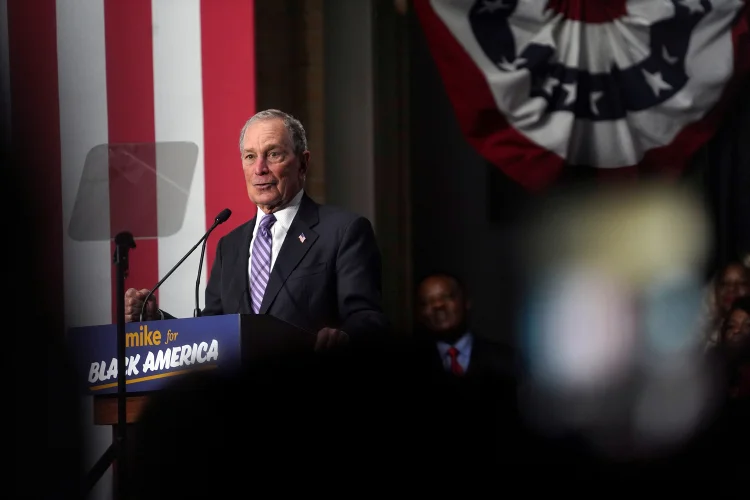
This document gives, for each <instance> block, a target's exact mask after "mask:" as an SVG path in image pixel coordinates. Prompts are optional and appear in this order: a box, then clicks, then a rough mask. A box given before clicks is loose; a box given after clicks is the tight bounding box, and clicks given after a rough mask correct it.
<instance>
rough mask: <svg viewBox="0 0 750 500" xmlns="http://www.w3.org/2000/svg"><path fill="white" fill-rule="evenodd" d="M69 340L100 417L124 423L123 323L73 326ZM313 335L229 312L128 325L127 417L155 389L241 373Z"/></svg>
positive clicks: (134, 415) (301, 347)
mask: <svg viewBox="0 0 750 500" xmlns="http://www.w3.org/2000/svg"><path fill="white" fill-rule="evenodd" d="M67 342H68V344H69V346H70V351H71V352H72V353H73V357H74V359H73V362H74V363H75V368H76V369H77V371H78V373H79V376H80V377H81V382H82V383H81V387H82V390H83V391H84V394H86V395H91V396H93V397H94V423H95V424H97V425H112V426H114V425H116V424H117V423H118V415H117V412H118V400H117V374H118V369H119V367H118V366H117V365H118V357H117V325H115V324H112V325H97V326H87V327H77V328H71V329H69V330H68V333H67ZM314 345H315V335H314V334H311V333H309V332H307V331H305V330H303V329H301V328H298V327H296V326H294V325H292V324H290V323H287V322H285V321H282V320H280V319H278V318H275V317H273V316H268V315H263V314H227V315H221V316H202V317H198V318H185V319H165V320H158V321H143V322H134V323H127V324H126V326H125V372H126V384H125V385H126V400H127V403H126V410H127V423H133V422H136V421H137V419H138V415H139V414H140V412H141V410H142V409H143V407H144V405H145V404H146V402H147V400H148V395H149V393H152V392H154V391H159V390H162V389H164V388H165V387H166V386H167V385H168V384H170V383H171V382H173V381H174V380H176V379H177V378H179V377H181V376H184V375H186V374H188V373H192V372H195V371H200V370H221V371H227V372H231V371H236V370H239V369H241V368H242V366H243V365H245V364H247V363H252V362H253V361H254V360H259V359H263V358H268V357H270V356H283V355H285V354H287V353H292V352H299V351H305V350H309V351H312V349H313V347H314Z"/></svg>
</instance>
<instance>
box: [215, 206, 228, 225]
mask: <svg viewBox="0 0 750 500" xmlns="http://www.w3.org/2000/svg"><path fill="white" fill-rule="evenodd" d="M230 215H232V211H231V210H229V209H228V208H225V209H224V210H222V211H221V212H219V215H217V216H216V219H215V221H216V223H217V224H222V223H224V222H226V221H227V219H228V218H229V216H230Z"/></svg>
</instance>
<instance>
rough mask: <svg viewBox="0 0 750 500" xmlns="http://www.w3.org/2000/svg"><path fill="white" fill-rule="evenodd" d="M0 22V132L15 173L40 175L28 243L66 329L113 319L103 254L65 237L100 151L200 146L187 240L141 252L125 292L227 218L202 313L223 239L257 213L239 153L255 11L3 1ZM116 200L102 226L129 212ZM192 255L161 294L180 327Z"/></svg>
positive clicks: (156, 1)
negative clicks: (35, 222)
mask: <svg viewBox="0 0 750 500" xmlns="http://www.w3.org/2000/svg"><path fill="white" fill-rule="evenodd" d="M0 9H2V10H3V12H2V14H3V15H2V16H1V17H2V24H3V25H2V26H0V28H1V29H0V39H1V40H0V42H1V43H2V49H1V50H2V54H0V55H1V56H2V57H1V58H0V61H2V63H3V65H4V66H7V67H4V68H3V70H4V71H3V75H4V80H3V82H2V83H3V85H2V89H3V96H2V97H3V102H4V119H5V120H6V124H7V125H9V126H10V130H11V134H12V135H11V140H12V142H13V144H14V147H16V148H17V155H18V159H20V162H19V163H20V167H21V168H32V169H35V170H34V171H33V172H29V174H30V175H31V176H32V177H33V179H34V190H33V192H34V203H36V204H37V205H38V208H39V209H40V210H43V211H44V217H43V218H42V219H40V220H42V221H43V223H42V224H41V226H39V227H37V228H35V230H36V231H37V233H38V234H39V235H41V237H40V240H42V241H43V242H44V244H45V246H46V247H47V248H49V249H50V251H49V252H48V253H45V255H46V258H45V260H44V262H40V265H42V266H44V269H43V272H44V276H45V277H46V278H47V280H48V281H47V283H46V285H47V286H49V287H50V289H51V290H52V298H53V299H56V303H58V304H60V307H61V308H64V318H65V322H66V325H68V326H76V325H89V324H104V323H110V322H112V321H113V320H114V319H115V317H114V313H115V304H114V301H113V298H114V297H115V296H116V293H115V289H114V286H113V285H114V282H115V279H114V278H115V274H114V272H115V268H114V266H113V264H112V248H113V247H112V244H111V242H107V241H77V240H74V239H73V238H71V237H70V235H69V234H68V232H67V231H68V225H69V223H70V219H71V215H72V212H73V208H74V204H75V199H76V196H77V191H78V185H79V182H80V179H81V175H82V171H83V168H84V162H85V161H86V156H87V154H88V153H89V151H90V150H91V149H92V148H94V147H96V146H98V145H102V144H122V143H160V142H169V141H185V142H190V143H193V144H195V145H197V146H198V148H197V150H198V156H197V162H196V164H195V167H194V176H193V179H192V182H191V183H190V191H189V195H188V199H187V205H186V213H185V217H184V221H183V224H182V226H181V227H180V229H179V231H177V232H176V233H175V234H173V235H171V236H167V237H159V238H147V239H139V240H137V241H136V244H137V248H136V249H134V250H132V251H131V252H130V259H131V262H130V272H129V277H128V279H127V281H126V286H127V287H135V288H150V287H152V286H153V285H154V284H155V283H156V282H157V281H158V280H159V279H160V278H161V277H162V276H164V274H165V273H167V272H168V270H169V269H170V268H171V267H172V266H173V265H174V264H175V263H177V261H178V260H179V259H180V258H181V257H182V256H183V255H184V254H185V252H187V251H188V250H189V249H190V248H191V247H192V246H193V245H194V244H195V243H196V242H197V241H198V239H199V238H200V237H201V236H202V234H203V233H204V232H205V231H206V229H207V228H208V227H209V226H210V225H211V224H212V223H213V219H214V217H215V216H216V214H218V213H219V212H220V211H221V210H222V209H224V208H230V209H231V210H232V211H233V216H232V218H231V219H230V220H229V221H228V222H227V223H226V224H224V225H222V226H219V227H218V228H217V230H216V231H214V233H213V234H212V236H211V239H210V240H209V243H208V248H207V253H206V260H207V262H206V263H205V264H204V267H203V278H202V289H201V292H200V297H201V302H202V300H203V289H204V287H205V278H206V272H207V269H210V266H211V264H212V261H213V258H214V252H215V248H216V244H217V242H218V240H219V238H220V237H221V236H222V235H224V234H226V233H227V232H228V231H229V230H231V229H232V228H234V227H236V226H237V225H238V224H240V223H242V222H244V221H246V220H247V219H248V218H250V217H252V216H253V215H254V211H255V207H254V206H252V204H251V203H250V202H249V200H248V199H247V192H246V190H245V187H244V182H243V177H242V170H241V164H240V158H239V153H238V150H237V141H238V135H239V131H240V128H241V127H242V125H243V123H244V121H245V120H246V119H247V118H249V117H250V116H251V115H252V114H253V113H254V112H255V64H254V60H255V56H254V50H255V47H254V39H253V27H254V14H253V0H203V1H201V0H2V1H1V2H0ZM154 161H155V168H156V170H157V171H158V170H159V162H158V160H157V159H154ZM146 191H148V192H149V193H150V194H151V195H150V196H146V197H145V199H143V200H141V202H140V203H141V205H142V206H140V207H139V210H141V211H146V212H148V211H150V212H151V213H152V214H153V218H152V221H153V224H154V225H155V226H156V225H157V221H158V217H157V205H158V197H159V192H158V189H156V186H151V188H150V191H149V189H146ZM112 198H113V200H114V199H115V198H116V197H115V196H113V197H112ZM113 200H110V206H108V207H102V210H109V211H110V214H112V215H111V217H115V214H117V213H118V211H119V213H120V214H122V210H125V209H127V205H126V203H124V202H123V203H120V202H118V203H117V204H116V206H113V204H114V201H113ZM154 231H158V228H156V227H155V228H154ZM154 234H158V233H157V232H155V233H154ZM199 254H200V249H198V250H197V251H196V252H195V253H194V254H193V255H192V256H191V257H190V258H189V259H188V260H187V261H185V262H184V263H183V265H182V266H181V268H180V269H178V270H177V271H176V272H175V273H174V274H173V275H172V276H171V277H170V278H169V279H168V280H167V281H166V282H165V283H164V284H163V285H162V287H161V289H160V291H159V293H158V295H159V300H160V305H161V306H162V307H163V308H164V309H166V310H168V311H170V312H171V313H173V314H175V315H176V316H178V317H189V316H191V315H192V310H193V295H194V294H193V290H194V287H195V281H196V278H197V273H198V259H199ZM61 312H62V311H61Z"/></svg>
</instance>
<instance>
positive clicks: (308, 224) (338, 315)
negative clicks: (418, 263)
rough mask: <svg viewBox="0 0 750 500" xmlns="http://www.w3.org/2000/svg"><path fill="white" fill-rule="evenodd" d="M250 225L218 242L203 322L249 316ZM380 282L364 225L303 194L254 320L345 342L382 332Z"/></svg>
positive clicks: (378, 265) (364, 221)
mask: <svg viewBox="0 0 750 500" xmlns="http://www.w3.org/2000/svg"><path fill="white" fill-rule="evenodd" d="M256 220H257V217H256V218H254V219H252V220H251V221H249V222H247V223H245V224H243V225H241V226H239V227H238V228H236V229H235V230H234V231H232V232H230V233H229V234H227V235H226V236H224V237H223V238H222V239H221V240H220V241H219V244H218V247H217V252H216V260H215V261H214V265H213V268H212V270H211V276H210V278H209V280H208V284H207V286H206V307H205V309H204V311H203V314H204V315H216V314H234V313H242V314H251V313H252V310H251V306H250V295H249V293H250V292H249V280H248V263H249V252H250V245H251V243H252V237H253V229H254V228H255V223H256ZM300 235H304V241H300V238H299V236H300ZM380 276H381V262H380V251H379V249H378V246H377V242H376V240H375V234H374V232H373V230H372V226H371V224H370V222H369V221H368V220H367V219H365V218H364V217H361V216H358V215H356V214H353V213H350V212H347V211H345V210H342V209H340V208H337V207H332V206H328V205H319V204H317V203H315V202H314V201H313V200H312V199H311V198H309V197H308V196H307V195H304V196H303V197H302V201H301V203H300V207H299V211H298V212H297V215H296V217H295V218H294V221H293V222H292V225H291V226H290V227H289V231H288V232H287V236H286V239H285V240H284V244H283V245H282V247H281V249H280V251H279V255H278V257H277V259H276V262H275V264H274V266H273V269H272V270H271V277H270V279H269V282H268V286H267V288H266V291H265V294H264V296H263V303H262V305H261V308H260V313H261V314H270V315H272V316H274V317H277V318H279V319H282V320H284V321H287V322H289V323H292V324H294V325H297V326H299V327H301V328H303V329H305V330H308V331H310V332H317V331H318V330H320V329H321V328H323V327H326V326H327V327H332V328H339V329H341V330H343V331H345V332H346V333H347V334H349V335H351V336H358V335H361V334H367V333H371V332H376V331H380V330H383V329H385V328H386V327H387V320H386V318H385V316H384V315H383V313H382V309H381V288H380V287H381V278H380Z"/></svg>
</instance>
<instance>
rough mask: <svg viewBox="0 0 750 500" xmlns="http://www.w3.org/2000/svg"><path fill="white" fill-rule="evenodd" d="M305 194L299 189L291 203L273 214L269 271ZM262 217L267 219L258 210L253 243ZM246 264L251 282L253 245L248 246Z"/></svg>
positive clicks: (261, 211)
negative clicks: (274, 218) (274, 219)
mask: <svg viewBox="0 0 750 500" xmlns="http://www.w3.org/2000/svg"><path fill="white" fill-rule="evenodd" d="M304 193H305V190H304V189H300V190H299V193H297V195H296V196H295V197H294V198H292V201H290V202H289V203H288V204H287V205H286V206H285V207H284V208H282V209H281V210H278V211H276V212H274V213H273V214H274V215H275V216H276V222H274V224H273V226H271V238H272V242H271V270H272V269H273V265H274V264H275V263H276V257H278V256H279V250H281V245H282V244H283V243H284V238H286V233H287V232H288V231H289V226H291V225H292V221H293V220H294V217H295V216H296V215H297V212H298V211H299V204H300V202H301V201H302V195H303V194H304ZM263 217H267V215H266V214H265V212H263V210H261V209H260V207H259V208H258V220H256V221H255V227H254V228H253V241H255V235H256V234H258V227H260V221H262V220H263ZM248 259H249V260H248V263H247V269H248V273H249V274H250V279H251V280H252V269H253V245H252V243H251V244H250V253H249V255H248Z"/></svg>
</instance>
